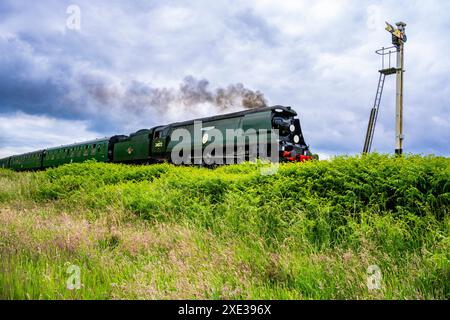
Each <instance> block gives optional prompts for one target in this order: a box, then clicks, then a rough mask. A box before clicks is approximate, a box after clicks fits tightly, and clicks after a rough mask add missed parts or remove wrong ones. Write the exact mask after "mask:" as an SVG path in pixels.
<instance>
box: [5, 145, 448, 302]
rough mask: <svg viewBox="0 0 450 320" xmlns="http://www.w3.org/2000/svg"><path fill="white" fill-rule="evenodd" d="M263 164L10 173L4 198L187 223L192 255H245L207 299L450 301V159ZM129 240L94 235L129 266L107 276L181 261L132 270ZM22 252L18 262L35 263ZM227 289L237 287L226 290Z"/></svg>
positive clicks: (375, 157)
mask: <svg viewBox="0 0 450 320" xmlns="http://www.w3.org/2000/svg"><path fill="white" fill-rule="evenodd" d="M263 166H264V165H263V164H261V163H259V164H257V165H255V164H250V163H244V164H241V165H231V166H222V167H218V168H216V169H214V170H211V169H206V168H197V167H176V166H172V165H169V164H158V165H151V166H128V165H119V164H105V163H97V162H94V161H90V162H87V163H83V164H70V165H65V166H61V167H58V168H54V169H49V170H47V171H42V172H34V173H15V172H12V171H9V170H0V203H2V205H5V206H6V205H13V204H17V202H20V201H22V202H26V203H32V204H33V205H34V206H46V205H51V206H54V207H55V208H57V209H56V211H64V212H67V211H69V212H74V214H75V212H76V214H75V215H80V217H84V218H85V219H87V220H88V221H90V223H93V224H95V223H100V221H106V222H105V223H106V224H107V225H108V227H111V225H122V224H123V223H125V222H126V223H131V224H132V225H136V226H138V225H141V224H143V225H145V226H150V227H151V228H153V227H155V228H156V227H158V226H160V225H166V226H177V227H182V228H187V229H188V230H193V231H192V232H194V233H195V234H197V236H196V238H195V239H194V240H192V241H191V242H189V243H190V244H189V246H193V248H194V249H192V248H191V249H192V250H194V252H195V254H193V257H197V256H199V257H203V255H205V256H206V257H205V259H209V258H208V257H209V256H210V255H211V254H212V251H211V250H213V249H211V246H212V244H211V243H213V244H214V246H216V248H215V249H214V250H218V251H219V252H222V251H223V252H226V250H228V249H229V248H231V247H232V248H233V249H232V255H233V259H234V260H233V262H227V263H231V266H230V265H228V267H227V268H231V269H232V270H231V269H230V270H228V269H227V268H224V269H223V270H222V269H220V268H219V269H218V270H216V271H217V272H216V273H214V270H212V269H211V270H210V269H208V268H206V267H205V268H206V269H205V270H203V271H202V272H205V274H206V275H205V277H206V278H207V279H208V280H207V281H209V282H208V283H209V285H210V286H211V288H210V289H211V291H208V290H210V289H208V290H207V289H205V288H197V289H196V290H197V291H195V292H202V295H201V296H202V297H206V298H220V297H224V295H225V296H227V297H231V298H262V299H264V298H337V299H342V298H344V299H345V298H387V299H390V298H402V299H403V298H414V299H415V298H423V299H427V298H442V299H448V298H450V287H449V283H450V271H449V270H450V254H449V253H450V241H449V235H450V217H449V212H448V210H449V205H450V183H449V182H450V159H448V158H444V157H435V156H426V157H423V156H417V155H408V156H405V157H391V156H388V155H379V154H371V155H366V156H362V157H337V158H335V159H333V160H331V161H312V162H307V163H295V164H282V165H280V167H279V170H278V172H277V173H276V174H273V175H262V174H261V173H260V169H261V168H262V167H263ZM55 215H56V216H57V215H58V214H57V213H55ZM169 230H170V229H169ZM169 234H171V232H170V231H169ZM173 236H174V237H175V238H174V239H176V234H175V233H174V235H173ZM123 240H124V239H122V238H121V237H120V236H118V235H116V234H108V235H107V236H106V237H104V238H101V239H97V240H96V241H95V246H94V248H95V250H100V252H97V253H96V254H97V255H100V256H101V255H102V254H103V252H110V253H114V252H115V253H117V254H118V255H119V258H117V259H120V261H121V262H120V263H123V265H122V266H123V267H121V269H119V270H115V269H114V268H113V269H111V270H110V269H107V270H102V271H101V272H100V271H98V272H100V274H99V275H98V276H99V279H100V280H99V281H100V282H101V281H107V280H105V279H109V278H111V279H112V278H113V279H114V282H116V281H119V280H120V279H122V281H131V280H130V273H132V272H139V268H140V267H142V266H143V265H148V263H149V262H148V259H150V260H151V261H152V263H156V262H157V263H159V264H156V265H155V266H154V268H156V269H158V268H159V267H160V266H164V265H165V264H167V265H166V267H164V268H168V266H171V263H176V262H174V261H173V259H174V258H173V256H171V255H169V258H170V259H169V258H167V257H166V254H168V253H170V252H173V251H171V250H172V249H170V250H169V249H167V248H162V249H161V248H160V249H158V250H157V251H156V252H153V253H151V254H150V253H148V252H147V253H145V254H143V256H140V258H139V259H143V261H145V262H142V263H143V265H142V266H141V265H139V264H138V265H135V266H133V267H132V269H133V270H130V268H131V267H130V266H129V264H128V262H127V261H128V260H127V259H128V258H127V255H126V254H125V253H123V252H121V251H120V250H122V249H121V248H122V247H123V246H124V245H125V244H124V243H126V241H125V242H124V241H123ZM173 241H175V242H176V241H177V240H173ZM12 243H14V242H12ZM0 250H2V249H1V247H0ZM0 253H1V251H0ZM149 255H150V256H149ZM224 255H226V254H225V253H224ZM27 256H28V254H24V256H23V259H26V257H27ZM166 258H167V259H168V260H165V259H166ZM191 258H192V257H191ZM191 258H189V259H191ZM14 259H19V260H20V259H21V258H20V257H19V258H17V257H15V258H14ZM14 259H13V260H11V261H10V262H9V263H10V264H15V263H21V264H23V263H24V262H23V261H15V260H14ZM41 259H44V258H42V257H38V258H37V260H33V261H34V262H33V263H32V265H33V266H34V267H33V268H43V266H42V265H41V264H42V263H43V262H42V261H41ZM58 259H59V258H58ZM77 259H80V257H79V256H78V255H77ZM171 259H172V260H171ZM183 259H186V258H183ZM217 259H219V258H217ZM220 259H222V258H220ZM220 259H219V260H220ZM183 261H184V262H183V263H184V264H185V263H187V262H185V260H183ZM188 261H191V260H188ZM220 261H221V260H220ZM94 263H95V264H96V265H95V266H91V267H90V268H93V270H97V268H98V269H99V270H100V269H101V268H102V263H103V262H102V261H100V260H96V261H95V262H94ZM130 263H131V262H130ZM191 263H194V262H192V261H191ZM195 263H200V265H202V264H201V262H195ZM370 264H377V265H378V266H379V267H380V268H381V270H383V274H384V278H385V289H384V290H383V291H382V292H380V293H379V295H373V293H371V292H368V291H367V286H366V284H365V279H366V276H367V275H366V269H367V267H368V266H369V265H370ZM25 265H27V264H25ZM237 266H239V268H238V267H237ZM235 267H236V268H237V269H233V268H235ZM55 268H56V267H55ZM111 268H112V267H111ZM161 268H163V267H161ZM183 268H184V269H183V270H188V269H189V268H188V267H186V266H184V267H183ZM186 268H188V269H186ZM215 268H218V267H217V266H215V267H214V269H215ZM194 269H195V268H194ZM8 270H10V269H8ZM33 270H34V269H33ZM52 270H53V271H52V272H56V273H58V272H59V273H60V272H61V271H60V270H59V269H52ZM58 270H59V271H58ZM108 270H109V271H108ZM158 270H159V269H158ZM189 270H190V269H189ZM242 270H245V276H242V277H244V278H245V277H247V278H248V279H247V280H248V281H250V282H249V283H251V285H249V284H246V287H245V290H244V291H242V290H241V291H239V290H238V289H236V288H239V287H242V286H243V283H244V282H242V281H243V280H242V281H240V280H239V279H238V278H237V276H236V274H237V273H239V272H241V271H242ZM8 272H10V271H8ZM15 272H16V273H17V272H18V271H15ZM33 272H36V270H34V271H33ZM108 272H110V274H108ZM158 272H159V271H158ZM177 272H179V271H177ZM177 272H175V271H174V273H169V274H170V275H169V274H167V273H164V272H159V273H157V276H156V280H155V279H153V280H152V281H156V283H158V285H157V287H158V288H160V289H155V290H157V292H166V295H162V297H169V296H171V295H170V294H169V293H168V292H173V290H175V289H173V286H175V287H176V286H177V283H179V282H177V281H179V280H176V279H179V278H177V277H181V275H180V274H178V273H177ZM186 272H188V271H186ZM189 272H191V271H189ZM231 272H234V273H231ZM242 272H243V271H242ZM94 273H95V272H94ZM194 273H195V270H192V274H190V273H189V274H188V275H187V276H188V278H189V277H191V276H193V274H194ZM125 274H126V276H125ZM16 276H18V275H17V274H16ZM184 276H186V274H183V277H184ZM2 277H3V278H2ZM2 277H0V285H3V286H15V287H16V289H17V290H18V291H16V294H14V295H13V296H14V297H26V293H25V291H26V290H25V291H23V290H24V289H23V288H20V285H21V284H20V283H16V282H17V281H18V280H11V279H12V278H11V277H9V278H8V276H7V275H4V276H2ZM58 277H60V275H59V276H58ZM108 277H109V278H108ZM102 279H103V280H102ZM147 280H148V279H147ZM14 281H16V282H14ZM86 281H88V282H89V281H94V279H90V280H86ZM108 281H109V280H108ZM111 281H112V280H111ZM143 281H144V280H143ZM192 281H194V280H192ZM205 281H206V280H205ZM13 282H14V284H12V283H13ZM37 286H45V285H44V284H42V283H39V284H37ZM224 287H226V288H228V287H231V288H234V289H230V290H231V291H230V292H231V293H228V294H225V293H224V292H225V291H224V289H223V288H224ZM101 288H103V289H101ZM161 288H163V289H161ZM52 290H56V289H54V288H53V289H52ZM92 290H94V289H92ZM98 290H99V292H101V293H95V292H86V295H85V296H81V297H84V298H87V297H97V298H103V297H111V292H110V291H108V290H107V289H106V287H105V286H104V285H103V287H102V286H100V289H98ZM102 290H103V291H102ZM158 290H160V291H158ZM227 290H228V289H227ZM22 291H23V292H22ZM227 292H228V291H227ZM32 296H33V297H35V296H36V295H32ZM1 297H12V296H11V295H10V294H8V295H3V296H2V295H1V294H0V298H1ZM44 297H45V295H44ZM48 297H55V296H54V295H51V294H50V295H49V296H48ZM65 297H69V298H70V297H71V296H65ZM124 297H139V295H137V296H136V295H134V293H133V294H129V295H127V294H125V296H124ZM187 297H197V295H196V293H191V294H190V295H189V294H188V295H187Z"/></svg>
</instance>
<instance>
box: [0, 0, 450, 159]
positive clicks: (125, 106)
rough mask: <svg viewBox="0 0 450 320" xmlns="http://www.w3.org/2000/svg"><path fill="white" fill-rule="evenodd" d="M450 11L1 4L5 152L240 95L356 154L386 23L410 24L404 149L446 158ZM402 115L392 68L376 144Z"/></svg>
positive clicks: (313, 4)
mask: <svg viewBox="0 0 450 320" xmlns="http://www.w3.org/2000/svg"><path fill="white" fill-rule="evenodd" d="M449 12H450V2H449V1H444V0H442V1H346V0H339V1H336V0H331V1H300V0H297V1H291V0H283V1H280V0H273V1H272V0H254V1H250V0H249V1H230V0H223V1H221V0H218V1H206V0H203V1H195V0H191V1H162V0H160V1H150V0H148V1H112V0H109V1H93V0H90V1H81V0H74V1H70V2H66V1H61V0H59V1H33V2H31V1H18V0H11V1H8V0H1V1H0V157H2V156H8V155H11V154H15V153H20V152H26V151H31V150H34V149H39V148H44V147H50V146H57V145H61V144H65V143H72V142H74V141H82V140H85V139H91V138H97V137H104V136H108V135H112V134H119V133H120V134H122V133H130V132H134V131H136V130H138V129H141V128H149V127H152V126H155V125H159V124H165V123H169V122H173V121H178V120H187V119H192V118H195V117H200V116H205V115H212V114H216V113H223V112H228V111H234V110H239V109H242V108H244V107H245V106H243V105H242V103H241V102H242V100H241V99H239V97H240V96H242V95H250V96H251V97H256V98H257V99H262V100H263V101H266V102H267V104H269V105H275V104H280V105H290V106H292V107H293V108H294V109H295V110H296V111H297V112H298V113H299V115H300V119H301V124H302V128H303V131H304V134H305V139H306V141H307V143H308V144H310V146H311V149H312V150H313V152H317V153H319V154H321V155H323V156H332V155H337V154H355V153H358V152H360V151H361V148H362V145H363V140H364V135H365V130H366V126H367V120H368V116H369V111H370V108H371V106H372V104H373V99H374V95H375V90H376V86H377V81H378V72H377V70H378V69H379V67H380V60H379V58H378V56H376V55H375V53H374V51H375V50H376V49H378V48H379V47H382V46H388V45H390V36H389V34H388V33H387V32H386V31H385V30H384V21H385V20H387V21H390V22H391V23H395V22H397V21H400V20H402V21H405V22H406V23H407V34H408V42H407V44H406V51H405V54H406V56H405V69H406V73H405V98H404V99H405V100H404V103H405V125H404V130H405V136H406V137H405V151H406V152H414V153H423V154H428V153H434V154H438V155H445V156H450V144H449V143H448V142H449V140H450V58H449V57H450V36H448V32H450V19H448V13H449ZM78 14H79V15H78ZM221 95H222V96H223V95H225V96H226V99H225V102H224V103H223V104H217V103H216V101H217V97H219V96H221ZM221 101H222V100H221ZM394 112H395V78H394V76H391V78H389V79H387V81H386V85H385V93H384V96H383V99H382V106H381V110H380V115H379V121H378V126H377V128H376V133H375V140H374V146H373V147H374V149H376V150H378V151H380V152H389V153H392V152H393V149H394V141H395V139H394V119H395V118H394Z"/></svg>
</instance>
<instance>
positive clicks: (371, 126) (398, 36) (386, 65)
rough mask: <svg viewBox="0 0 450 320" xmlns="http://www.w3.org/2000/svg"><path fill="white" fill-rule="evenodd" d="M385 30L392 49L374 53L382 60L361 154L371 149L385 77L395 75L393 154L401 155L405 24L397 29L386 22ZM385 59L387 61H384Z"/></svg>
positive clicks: (399, 23) (402, 23)
mask: <svg viewBox="0 0 450 320" xmlns="http://www.w3.org/2000/svg"><path fill="white" fill-rule="evenodd" d="M386 25H387V26H386V30H387V31H388V32H390V33H391V34H392V44H393V46H392V47H389V48H384V47H383V48H381V49H379V50H377V51H375V52H376V54H378V55H380V56H381V58H382V67H381V70H379V71H378V72H379V73H380V77H379V79H378V86H377V92H376V95H375V101H374V104H373V107H372V110H371V111H370V117H369V123H368V125H367V132H366V139H365V141H364V148H363V153H369V152H370V150H371V148H372V142H373V136H374V133H375V125H376V122H377V118H378V110H379V108H380V103H381V96H382V95H383V88H384V82H385V79H386V76H388V75H391V74H396V75H397V90H396V91H397V93H396V112H395V139H396V143H395V153H396V154H399V155H400V154H402V152H403V139H404V135H403V73H404V69H403V61H404V51H403V48H404V44H405V42H406V40H407V38H406V35H405V27H406V23H404V22H398V23H396V25H397V29H396V28H394V27H393V26H392V25H391V24H389V23H387V22H386ZM393 53H397V66H396V67H392V66H391V55H392V54H393ZM386 59H387V61H385V60H386Z"/></svg>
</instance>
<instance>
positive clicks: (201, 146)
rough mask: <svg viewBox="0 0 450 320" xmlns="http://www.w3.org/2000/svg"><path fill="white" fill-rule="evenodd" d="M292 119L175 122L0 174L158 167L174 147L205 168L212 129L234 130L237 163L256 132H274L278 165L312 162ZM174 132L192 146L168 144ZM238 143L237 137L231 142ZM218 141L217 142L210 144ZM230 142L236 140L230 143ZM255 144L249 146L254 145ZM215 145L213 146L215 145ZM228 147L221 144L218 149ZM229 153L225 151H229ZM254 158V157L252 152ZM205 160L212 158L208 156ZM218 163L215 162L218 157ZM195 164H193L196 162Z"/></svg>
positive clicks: (19, 158) (62, 150)
mask: <svg viewBox="0 0 450 320" xmlns="http://www.w3.org/2000/svg"><path fill="white" fill-rule="evenodd" d="M296 116H297V113H296V112H295V111H294V110H292V109H291V107H283V106H273V107H264V108H257V109H251V110H246V111H240V112H234V113H229V114H224V115H218V116H213V117H207V118H202V119H196V120H190V121H185V122H176V123H172V124H169V125H165V126H157V127H154V128H151V129H142V130H139V131H137V132H135V133H132V134H130V135H129V136H125V135H116V136H113V137H110V138H103V139H97V140H92V141H86V142H82V143H76V144H72V145H65V146H61V147H55V148H49V149H44V150H39V151H34V152H29V153H25V154H21V155H16V156H11V157H7V158H4V159H0V168H10V169H13V170H37V169H46V168H49V167H56V166H59V165H63V164H66V163H73V162H83V161H86V160H90V159H95V160H96V161H99V162H117V163H158V162H165V161H166V162H173V161H172V157H171V152H172V151H173V150H174V148H176V147H177V145H179V144H185V145H188V146H189V150H190V152H191V153H190V154H189V155H188V157H187V158H188V159H190V160H192V162H191V163H195V164H205V161H203V160H200V162H198V161H195V160H196V159H195V155H196V154H198V153H197V151H199V152H200V154H201V157H203V156H204V155H203V153H202V152H203V151H204V150H205V148H206V147H207V146H208V145H209V144H211V143H212V140H213V139H211V137H209V136H208V130H209V129H210V128H214V129H216V132H217V130H218V131H219V133H223V134H222V136H223V137H226V134H225V131H227V130H235V132H238V133H239V134H241V138H243V141H244V145H243V150H241V153H240V154H241V155H242V156H243V157H242V160H251V159H250V150H251V148H252V147H251V142H249V141H251V140H252V139H250V138H251V135H258V132H261V130H266V131H267V132H272V131H275V130H274V129H276V130H277V131H278V139H277V148H278V150H276V151H275V150H272V149H273V148H271V147H270V146H268V149H269V151H268V152H269V154H270V153H272V152H277V156H278V157H279V158H277V159H279V160H280V161H305V160H310V159H312V158H313V155H312V154H311V152H310V151H309V147H308V146H307V145H306V143H305V140H304V138H303V134H302V130H301V127H300V121H299V119H297V118H295V117H296ZM200 121H201V125H202V136H201V137H200V139H194V137H195V132H194V127H195V125H196V124H198V123H199V122H200ZM178 129H181V130H184V132H188V133H190V137H192V138H191V140H190V141H189V140H188V141H186V139H183V140H182V141H179V140H180V139H179V140H177V139H173V134H174V132H177V130H178ZM236 138H237V139H238V138H239V137H236ZM215 139H217V138H215ZM197 140H199V141H197ZM233 140H234V141H233V142H235V139H233ZM253 141H254V140H253ZM215 142H216V143H217V141H215ZM227 143H228V144H229V143H230V141H226V139H224V143H223V148H224V150H225V147H226V146H227ZM228 150H229V149H228ZM231 150H233V152H232V154H231V155H232V157H233V159H232V162H231V163H236V162H239V156H238V154H239V150H237V148H236V147H234V149H231ZM256 152H257V154H256V156H259V154H258V152H260V151H259V150H258V149H257V151H256ZM229 155H230V153H229V152H227V153H226V152H220V153H218V155H217V156H216V160H224V159H222V157H226V156H229ZM208 156H210V157H211V156H212V157H213V158H214V157H215V155H214V154H213V155H211V154H209V155H208ZM219 156H220V157H221V159H217V157H219ZM197 160H198V159H197ZM225 162H226V163H230V161H229V159H227V161H216V163H220V164H222V163H225Z"/></svg>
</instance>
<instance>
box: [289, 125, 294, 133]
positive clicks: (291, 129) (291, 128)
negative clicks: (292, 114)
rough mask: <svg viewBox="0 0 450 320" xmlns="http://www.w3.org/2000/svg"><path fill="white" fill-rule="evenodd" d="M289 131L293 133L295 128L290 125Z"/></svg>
mask: <svg viewBox="0 0 450 320" xmlns="http://www.w3.org/2000/svg"><path fill="white" fill-rule="evenodd" d="M289 130H290V131H291V132H294V131H295V126H294V125H293V124H291V125H290V126H289Z"/></svg>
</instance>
